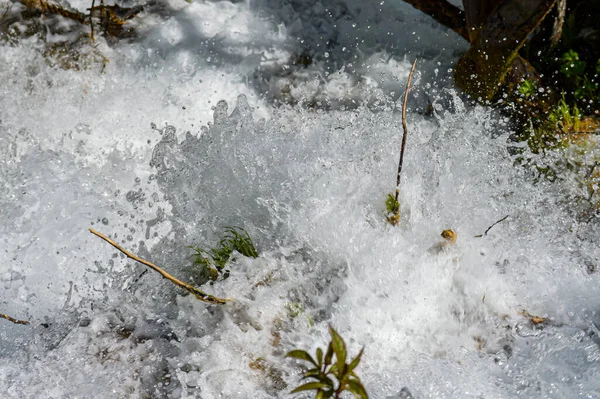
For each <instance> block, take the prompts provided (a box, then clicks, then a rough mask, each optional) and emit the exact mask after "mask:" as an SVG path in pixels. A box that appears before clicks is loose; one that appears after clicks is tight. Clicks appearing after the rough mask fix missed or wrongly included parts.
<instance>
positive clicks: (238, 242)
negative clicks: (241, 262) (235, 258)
mask: <svg viewBox="0 0 600 399" xmlns="http://www.w3.org/2000/svg"><path fill="white" fill-rule="evenodd" d="M192 249H194V251H196V253H195V254H194V255H193V256H194V264H195V265H198V266H201V267H204V268H206V270H208V273H209V276H210V278H211V280H216V279H217V278H218V277H219V276H220V275H222V276H223V278H227V277H229V271H228V270H226V269H225V265H226V264H227V262H229V260H230V258H231V256H232V254H233V252H234V251H236V252H238V253H239V254H241V255H243V256H247V257H249V258H256V257H258V252H257V251H256V247H255V246H254V242H252V239H251V238H250V235H249V234H248V232H247V231H246V230H244V229H243V228H241V227H228V228H227V229H226V230H225V235H224V236H223V238H221V240H220V241H219V243H218V244H217V246H216V247H214V248H211V249H210V250H205V249H203V248H199V247H192Z"/></svg>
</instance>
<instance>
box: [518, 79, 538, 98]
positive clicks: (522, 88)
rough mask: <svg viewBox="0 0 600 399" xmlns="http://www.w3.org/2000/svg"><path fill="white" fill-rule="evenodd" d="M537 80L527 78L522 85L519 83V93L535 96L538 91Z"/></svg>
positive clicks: (525, 95)
mask: <svg viewBox="0 0 600 399" xmlns="http://www.w3.org/2000/svg"><path fill="white" fill-rule="evenodd" d="M537 89H538V88H537V82H535V81H533V80H530V79H525V80H524V81H523V82H522V83H521V84H520V85H519V93H520V94H521V95H523V96H524V97H533V96H535V94H536V93H537Z"/></svg>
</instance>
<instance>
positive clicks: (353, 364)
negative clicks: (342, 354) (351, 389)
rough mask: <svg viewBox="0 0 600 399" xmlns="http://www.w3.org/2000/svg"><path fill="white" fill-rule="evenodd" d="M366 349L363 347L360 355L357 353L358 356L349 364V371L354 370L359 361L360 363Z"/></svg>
mask: <svg viewBox="0 0 600 399" xmlns="http://www.w3.org/2000/svg"><path fill="white" fill-rule="evenodd" d="M364 350H365V348H362V349H361V350H360V352H358V355H356V357H355V358H354V359H353V360H352V362H351V363H350V365H349V366H348V373H351V372H352V370H354V369H355V368H356V366H358V363H360V358H361V357H362V354H363V351H364Z"/></svg>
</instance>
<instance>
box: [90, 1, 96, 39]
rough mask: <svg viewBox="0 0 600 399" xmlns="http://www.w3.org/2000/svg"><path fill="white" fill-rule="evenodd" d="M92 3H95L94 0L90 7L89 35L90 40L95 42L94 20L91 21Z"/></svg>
mask: <svg viewBox="0 0 600 399" xmlns="http://www.w3.org/2000/svg"><path fill="white" fill-rule="evenodd" d="M94 4H96V0H92V8H90V36H91V37H92V42H95V41H96V39H95V38H94V21H92V11H94Z"/></svg>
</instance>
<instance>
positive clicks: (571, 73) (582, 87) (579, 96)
mask: <svg viewBox="0 0 600 399" xmlns="http://www.w3.org/2000/svg"><path fill="white" fill-rule="evenodd" d="M560 72H561V74H563V75H564V76H565V77H566V78H567V79H568V80H569V81H570V83H571V86H572V88H573V97H574V99H575V100H576V101H582V100H588V101H589V100H594V101H600V85H598V81H597V78H598V75H599V74H600V60H596V64H595V65H594V67H593V68H588V63H587V62H586V61H584V60H582V59H580V57H579V54H578V53H577V52H576V51H574V50H573V49H570V50H568V51H567V52H565V53H564V54H563V55H562V57H561V65H560ZM586 72H589V73H586ZM591 74H593V75H595V76H594V77H592V78H590V76H589V75H591ZM594 78H595V80H596V81H594Z"/></svg>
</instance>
